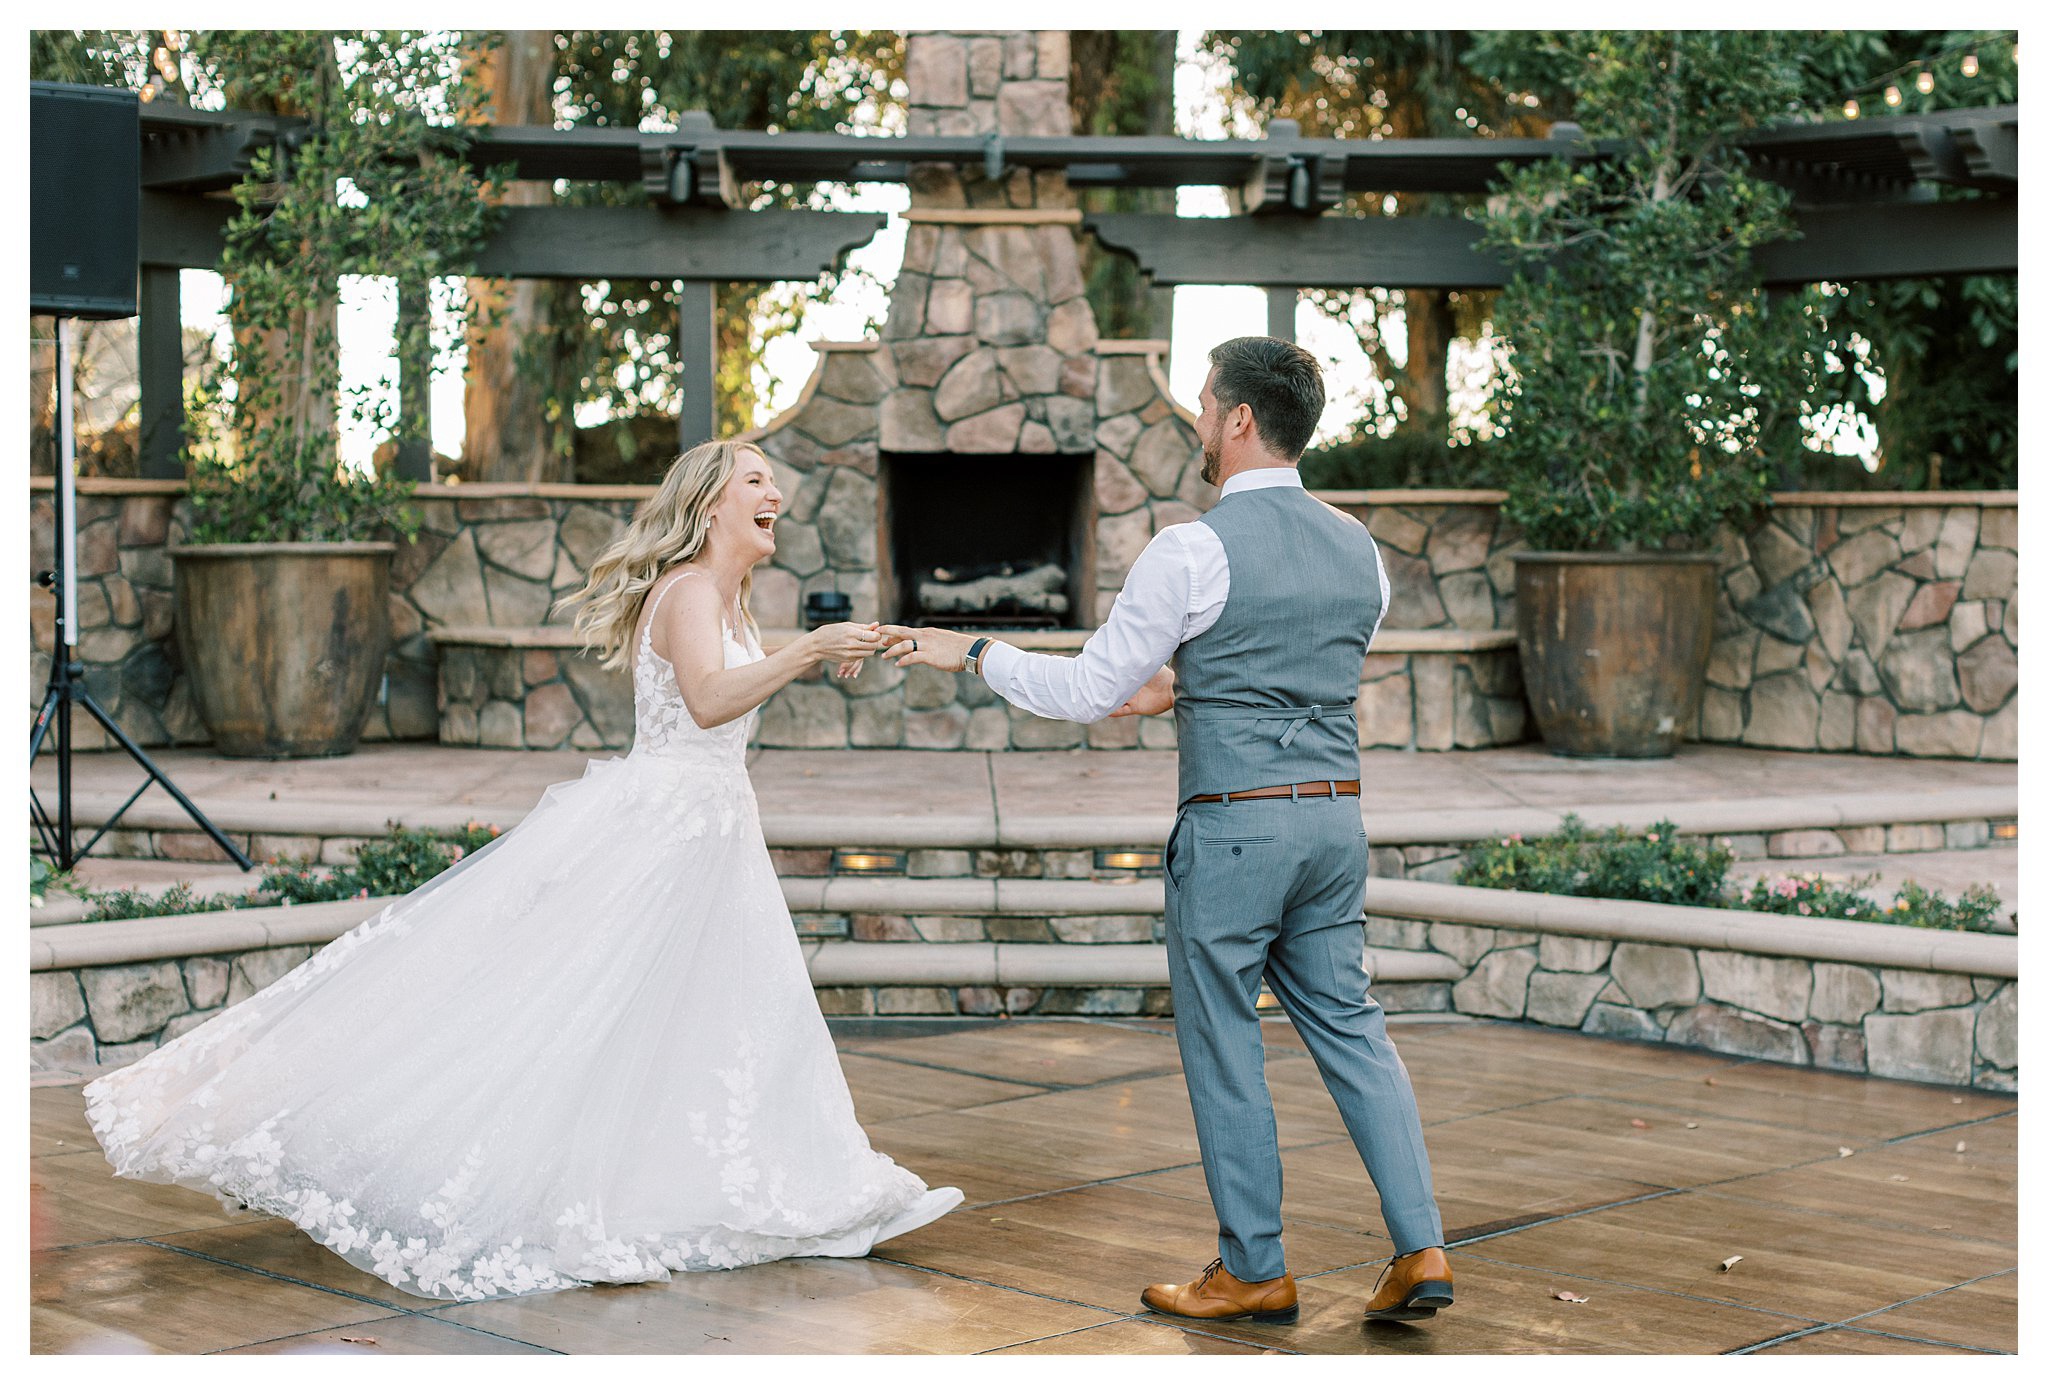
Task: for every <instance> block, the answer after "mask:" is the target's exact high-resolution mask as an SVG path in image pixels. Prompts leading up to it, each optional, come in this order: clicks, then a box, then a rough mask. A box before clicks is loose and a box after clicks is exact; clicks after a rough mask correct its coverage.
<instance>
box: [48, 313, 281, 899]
mask: <svg viewBox="0 0 2048 1385" xmlns="http://www.w3.org/2000/svg"><path fill="white" fill-rule="evenodd" d="M70 340H71V324H70V323H69V322H68V321H66V320H65V319H64V318H61V317H60V318H58V319H57V487H56V490H57V534H56V540H57V541H56V544H55V549H56V560H57V566H56V568H55V570H53V571H50V572H45V573H42V574H41V575H40V580H41V582H42V584H43V585H44V586H45V587H48V588H49V589H50V590H51V592H52V593H53V594H54V595H55V597H56V602H57V613H56V614H57V620H56V626H55V633H56V638H55V641H54V644H53V647H52V649H51V654H50V681H49V684H48V685H47V686H46V687H45V689H44V691H43V702H42V706H41V707H40V708H38V709H37V711H36V719H35V723H34V725H33V726H31V727H30V728H29V734H28V758H29V763H30V765H31V766H33V765H34V763H35V758H36V756H37V755H38V754H40V753H41V751H42V748H43V742H44V741H45V740H46V739H47V738H48V736H49V732H50V729H51V728H52V727H53V726H54V727H55V728H56V731H57V745H56V755H57V812H56V817H55V820H54V821H53V820H52V818H51V815H50V813H49V812H48V810H46V809H45V808H44V807H43V802H42V799H41V798H40V797H38V796H37V794H36V790H35V782H34V780H30V782H29V790H28V804H29V818H30V820H31V821H32V822H33V823H34V825H35V829H36V836H37V838H38V839H39V840H40V842H41V844H42V849H43V851H44V852H45V853H46V854H47V855H48V856H49V857H50V859H51V860H52V861H54V862H55V863H56V865H57V869H59V870H70V869H71V868H72V867H73V866H74V865H76V864H78V862H79V861H80V860H82V859H83V858H84V857H85V855H86V853H87V852H89V851H91V850H92V849H93V847H94V846H96V845H98V844H99V840H100V838H102V837H104V836H106V835H107V833H108V832H110V831H112V830H113V827H114V824H115V823H116V822H118V821H120V818H121V815H122V814H123V813H125V812H127V811H128V810H129V808H131V807H133V806H134V804H135V800H136V799H138V798H140V797H142V795H143V794H144V793H146V792H148V790H149V786H150V785H151V784H161V785H163V788H164V792H166V793H168V794H169V795H170V796H171V797H172V799H174V800H175V801H176V802H177V804H178V806H179V807H180V808H183V809H184V810H185V813H186V815H187V816H188V817H190V818H191V819H192V821H193V822H194V823H196V824H197V825H198V827H199V829H200V830H201V831H203V832H205V833H206V835H207V836H209V837H211V838H213V840H214V842H215V844H217V845H218V846H219V847H220V849H221V850H222V851H225V852H226V853H227V854H228V858H229V859H230V860H232V861H233V862H234V863H235V864H236V865H238V866H240V867H241V868H242V869H243V870H253V869H255V862H253V861H251V860H250V859H249V857H248V856H247V855H246V854H245V853H244V852H243V851H242V849H241V848H240V847H238V846H236V845H235V844H234V843H233V842H231V841H229V840H228V839H227V837H226V835H225V834H223V833H222V832H221V830H220V829H219V828H218V827H216V826H214V825H213V823H212V821H211V820H209V819H208V818H207V816H206V814H204V813H202V812H200V811H199V808H198V806H197V805H196V804H194V803H193V802H192V800H191V799H189V798H187V797H185V795H184V793H183V792H182V791H181V790H180V789H179V788H178V786H177V785H176V784H174V783H172V782H171V778H170V776H169V775H167V774H165V773H164V772H163V770H161V769H160V768H158V767H157V764H156V762H155V761H154V760H151V759H150V758H149V756H148V755H147V754H145V753H144V752H143V749H142V747H141V746H139V745H137V744H136V743H135V741H134V739H133V738H132V737H130V736H129V735H128V733H127V732H125V731H123V730H122V729H121V728H120V727H119V726H118V725H116V724H115V722H114V719H113V718H112V717H111V716H109V715H107V710H106V708H104V707H102V706H100V704H99V703H98V702H97V701H96V700H95V699H94V698H93V695H92V693H91V692H90V691H88V690H87V689H86V687H85V684H84V673H85V667H84V665H82V664H80V663H79V662H78V658H77V646H76V640H77V632H76V631H75V630H73V629H72V617H73V613H74V612H75V611H76V610H77V609H78V586H77V573H78V510H77V495H76V488H75V486H74V482H73V475H74V471H75V468H76V461H77V457H76V448H77V441H76V438H75V436H74V434H73V431H72V416H71V347H70ZM74 705H75V706H79V707H83V708H84V709H85V710H86V711H87V712H88V713H90V714H91V715H92V718H93V720H95V721H97V722H98V723H99V724H100V725H101V726H102V727H104V728H106V732H107V734H108V735H109V736H112V737H113V738H114V743H115V744H116V745H118V746H120V747H121V749H123V750H125V751H126V752H128V758H129V759H131V760H133V761H135V763H136V764H137V765H140V766H141V767H142V769H143V771H144V773H145V775H146V776H147V777H146V778H144V779H143V781H142V785H141V787H140V788H138V789H136V790H135V792H134V793H132V794H130V795H128V801H127V802H125V803H123V804H122V805H121V806H120V807H119V808H116V809H115V810H114V811H113V812H111V813H109V814H108V815H107V820H106V821H105V822H104V823H102V824H101V825H100V830H99V831H97V832H95V833H93V835H92V839H91V840H90V841H88V842H86V844H85V845H84V846H76V845H75V844H74V842H73V840H72V839H73V835H74V834H73V831H72V811H71V808H72V803H71V709H72V707H73V706H74Z"/></svg>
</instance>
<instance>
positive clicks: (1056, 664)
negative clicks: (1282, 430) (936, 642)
mask: <svg viewBox="0 0 2048 1385" xmlns="http://www.w3.org/2000/svg"><path fill="white" fill-rule="evenodd" d="M1300 485H1301V473H1300V472H1299V471H1297V470H1296V469H1295V468H1293V467H1291V466H1276V467H1257V468H1254V469H1253V470H1251V471H1240V472H1239V473H1237V475H1235V476H1233V477H1231V478H1230V479H1229V480H1228V481H1225V482H1224V483H1223V492H1222V494H1223V495H1225V496H1229V495H1235V494H1237V493H1238V492H1239V491H1250V490H1263V489H1264V488H1266V487H1267V486H1295V487H1299V486H1300ZM1346 518H1350V517H1349V516H1346ZM1357 522H1358V521H1357V520H1356V519H1353V520H1352V523H1354V524H1356V523H1357ZM1360 527H1363V526H1360ZM1372 556H1373V566H1374V567H1375V568H1377V569H1378V571H1379V579H1380V617H1381V619H1384V618H1385V616H1386V613H1387V600H1388V595H1387V565H1386V564H1385V563H1384V562H1382V561H1380V554H1379V546H1378V545H1377V544H1374V545H1373V553H1372ZM1229 597H1230V559H1229V558H1228V557H1227V556H1226V555H1225V553H1224V551H1223V540H1222V539H1220V538H1218V537H1217V536H1216V531H1215V530H1214V529H1211V528H1210V527H1209V526H1208V525H1206V524H1202V523H1199V522H1190V523H1187V524H1171V525H1168V526H1167V527H1166V528H1164V529H1161V530H1160V531H1159V532H1158V533H1157V534H1154V535H1153V536H1152V542H1150V543H1148V544H1146V545H1145V551H1144V552H1142V553H1140V554H1139V555H1138V560H1137V561H1136V562H1134V563H1132V564H1131V572H1130V576H1129V577H1127V578H1126V579H1125V580H1124V589H1123V590H1122V591H1120V592H1118V593H1117V597H1116V605H1115V606H1113V607H1112V608H1111V609H1110V612H1109V619H1108V620H1106V621H1104V622H1103V624H1102V628H1101V629H1099V630H1097V631H1096V632H1095V633H1094V634H1093V635H1090V636H1089V637H1088V642H1087V643H1086V644H1084V645H1082V646H1081V652H1080V654H1079V655H1077V656H1075V657H1073V658H1068V657H1066V656H1065V655H1059V654H1037V653H1033V652H1030V651H1028V650H1023V649H1018V648H1017V647H1016V646H1015V645H1009V644H1004V643H1003V642H1002V641H1001V640H996V641H994V642H992V643H991V644H990V645H989V646H988V648H987V649H985V650H983V651H982V656H981V673H982V677H983V678H985V679H987V680H988V685H989V686H990V687H991V688H993V689H995V690H996V692H997V693H999V694H1001V695H1002V697H1003V698H1004V699H1006V700H1007V701H1010V702H1014V703H1015V704H1016V705H1018V706H1019V707H1022V708H1023V709H1024V710H1025V711H1027V712H1034V713H1036V714H1037V715H1039V716H1042V717H1051V718H1053V719H1055V720H1058V721H1082V722H1087V721H1100V720H1102V719H1103V718H1104V717H1106V716H1108V715H1109V714H1110V713H1111V712H1114V711H1115V710H1116V709H1117V708H1119V707H1121V706H1123V705H1124V703H1126V702H1128V701H1129V700H1130V698H1131V695H1132V694H1133V693H1135V692H1137V691H1138V689H1139V688H1142V687H1144V686H1145V683H1146V681H1147V680H1148V679H1150V678H1151V677H1152V675H1153V674H1155V673H1157V672H1159V670H1160V669H1161V668H1163V667H1165V665H1166V662H1167V661H1168V660H1169V659H1171V658H1172V657H1173V653H1174V651H1175V650H1177V649H1179V648H1180V647H1181V646H1182V645H1184V644H1186V643H1187V642H1188V641H1189V640H1192V639H1194V638H1195V637H1196V636H1198V635H1200V634H1202V633H1203V632H1204V631H1206V630H1207V629H1208V628H1209V627H1210V626H1212V625H1214V624H1215V623H1216V620H1217V617H1219V616H1221V615H1222V614H1223V603H1224V602H1225V601H1226V600H1228V599H1229ZM1378 633H1379V622H1378V621H1377V620H1376V621H1374V622H1373V628H1372V634H1378ZM1367 644H1368V646H1370V644H1371V635H1368V636H1367Z"/></svg>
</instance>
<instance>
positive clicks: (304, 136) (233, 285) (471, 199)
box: [31, 30, 490, 542]
mask: <svg viewBox="0 0 2048 1385" xmlns="http://www.w3.org/2000/svg"><path fill="white" fill-rule="evenodd" d="M460 41H461V40H460V36H459V35H455V34H451V33H448V32H445V31H443V32H422V31H416V30H361V31H348V32H339V33H338V32H332V31H325V30H195V31H178V30H165V31H148V30H128V31H110V30H96V31H83V30H60V31H51V32H47V33H43V34H38V35H36V37H35V44H34V47H33V49H32V54H31V70H32V71H34V72H35V73H36V74H37V75H38V76H50V77H53V78H58V79H70V80H83V81H89V82H95V83H102V84H108V85H118V86H124V87H128V88H130V89H132V90H137V91H140V92H142V93H143V94H144V95H145V96H147V97H148V98H149V99H152V100H166V101H186V102H189V103H191V104H194V105H205V106H209V107H216V108H217V107H223V106H225V107H229V108H234V109H240V110H253V111H262V112H268V113H273V114H279V115H286V116H290V117H294V118H295V119H297V120H301V121H303V122H304V123H303V125H302V126H301V127H299V128H298V129H296V130H295V132H294V133H293V134H292V136H291V137H290V138H289V139H287V140H285V141H283V142H281V143H280V144H279V145H277V146H275V147H271V148H266V149H263V150H260V151H259V152H258V153H257V154H256V155H255V156H254V157H253V159H252V161H251V167H250V172H249V176H248V177H247V178H245V179H244V180H243V181H242V182H241V183H240V184H238V185H237V186H236V187H235V189H234V194H233V195H234V199H235V205H236V209H237V210H236V214H235V215H234V217H233V218H232V219H231V220H230V221H229V223H228V226H227V229H226V233H225V240H226V247H225V251H224V254H223V256H222V259H221V264H220V270H221V274H222V276H223V277H224V278H225V279H226V280H227V282H228V286H229V293H230V303H229V317H230V320H231V322H232V325H233V328H234V349H233V351H232V353H231V355H230V356H229V357H228V358H226V359H224V360H216V361H215V362H214V363H213V364H212V366H211V367H210V368H209V370H208V371H207V373H206V379H205V381H204V383H203V384H202V386H201V387H200V390H199V391H198V393H197V399H196V402H195V406H194V407H193V408H192V409H190V410H189V411H188V417H187V433H188V449H187V450H188V464H189V466H190V469H191V473H192V506H193V531H192V532H193V537H194V538H195V539H197V540H198V541H200V542H235V541H302V540H331V539H356V538H366V537H369V536H370V535H372V534H373V533H375V532H378V531H379V530H381V529H384V528H386V527H395V528H397V529H398V530H399V531H400V532H402V533H404V532H410V531H411V528H412V526H413V523H414V521H413V518H412V516H411V513H410V511H409V509H408V507H407V506H406V504H405V501H406V497H407V495H408V494H409V491H410V487H408V486H406V485H404V484H402V483H399V482H396V481H394V480H391V479H389V478H386V477H382V476H375V475H364V474H362V473H359V472H356V471H354V470H352V469H350V468H348V467H346V466H345V465H343V463H342V462H341V459H340V457H339V456H338V455H337V453H336V450H335V442H336V432H337V430H336V428H335V410H336V406H337V402H338V403H339V405H340V407H342V408H343V409H345V410H347V411H348V412H349V413H350V414H351V415H352V416H353V417H355V418H357V419H361V420H363V421H366V422H368V423H370V424H372V425H373V426H376V427H378V428H380V429H383V430H386V431H388V430H390V429H391V428H392V427H393V426H394V423H395V420H394V419H392V418H391V417H390V414H389V405H388V403H387V402H385V401H384V400H382V399H381V398H379V397H378V394H377V393H376V392H374V391H371V390H367V389H366V390H362V391H359V392H358V393H356V394H354V395H353V396H352V397H349V398H347V399H343V400H340V401H337V399H336V390H337V382H338V378H339V357H340V348H339V342H338V340H337V336H336V328H335V320H334V312H333V301H334V295H335V293H336V292H337V289H338V285H339V281H340V279H341V277H342V276H343V275H393V276H397V277H398V278H400V279H401V280H402V281H409V282H425V281H428V280H430V279H432V278H435V277H438V276H442V275H450V274H461V273H463V272H464V270H465V268H466V266H467V264H468V262H469V260H470V259H471V258H472V257H473V255H474V253H475V250H476V248H477V247H478V246H479V245H480V244H481V243H482V241H483V238H484V236H485V235H486V234H487V232H488V229H489V220H490V208H489V205H488V198H487V193H488V188H489V184H488V183H487V182H486V181H485V180H482V179H479V178H478V177H477V176H476V175H475V174H474V173H473V172H472V171H471V170H470V168H469V166H468V161H467V154H466V150H467V135H466V133H465V131H464V128H463V127H464V125H465V124H466V123H467V122H469V121H470V120H472V119H473V107H474V105H475V102H476V98H477V93H476V90H475V88H474V86H473V85H472V84H471V83H470V82H468V80H467V79H466V76H465V72H466V63H465V62H464V59H463V54H462V51H461V49H460V46H459V45H460ZM461 325H462V324H461V323H460V322H458V324H457V326H458V329H459V328H460V327H461ZM427 330H428V329H427V325H426V323H424V322H418V323H413V324H410V326H409V329H408V332H407V334H406V336H405V337H404V338H403V339H402V340H401V341H400V342H399V352H400V354H401V355H403V356H410V357H411V358H413V359H428V358H430V357H431V354H432V352H431V347H430V345H429V342H428V340H427Z"/></svg>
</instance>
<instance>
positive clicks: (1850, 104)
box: [1842, 101, 1863, 120]
mask: <svg viewBox="0 0 2048 1385" xmlns="http://www.w3.org/2000/svg"><path fill="white" fill-rule="evenodd" d="M1842 114H1843V115H1845V116H1847V117H1849V119H1851V120H1854V119H1855V118H1856V117H1857V116H1859V115H1862V114H1863V107H1861V106H1859V105H1857V104H1856V103H1855V102H1854V101H1844V102H1843V103H1842Z"/></svg>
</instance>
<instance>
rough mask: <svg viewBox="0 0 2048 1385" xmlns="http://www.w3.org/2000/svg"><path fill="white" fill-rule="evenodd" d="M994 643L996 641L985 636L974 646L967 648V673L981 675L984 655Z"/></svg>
mask: <svg viewBox="0 0 2048 1385" xmlns="http://www.w3.org/2000/svg"><path fill="white" fill-rule="evenodd" d="M993 643H995V641H993V640H991V639H990V638H989V637H988V636H987V635H983V636H981V637H980V638H979V639H977V640H976V641H975V642H974V643H973V644H970V645H968V646H967V671H968V672H969V673H972V674H975V675H977V676H978V675H979V674H980V673H981V656H982V653H983V651H984V650H986V649H987V648H988V647H989V646H990V645H991V644H993Z"/></svg>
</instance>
